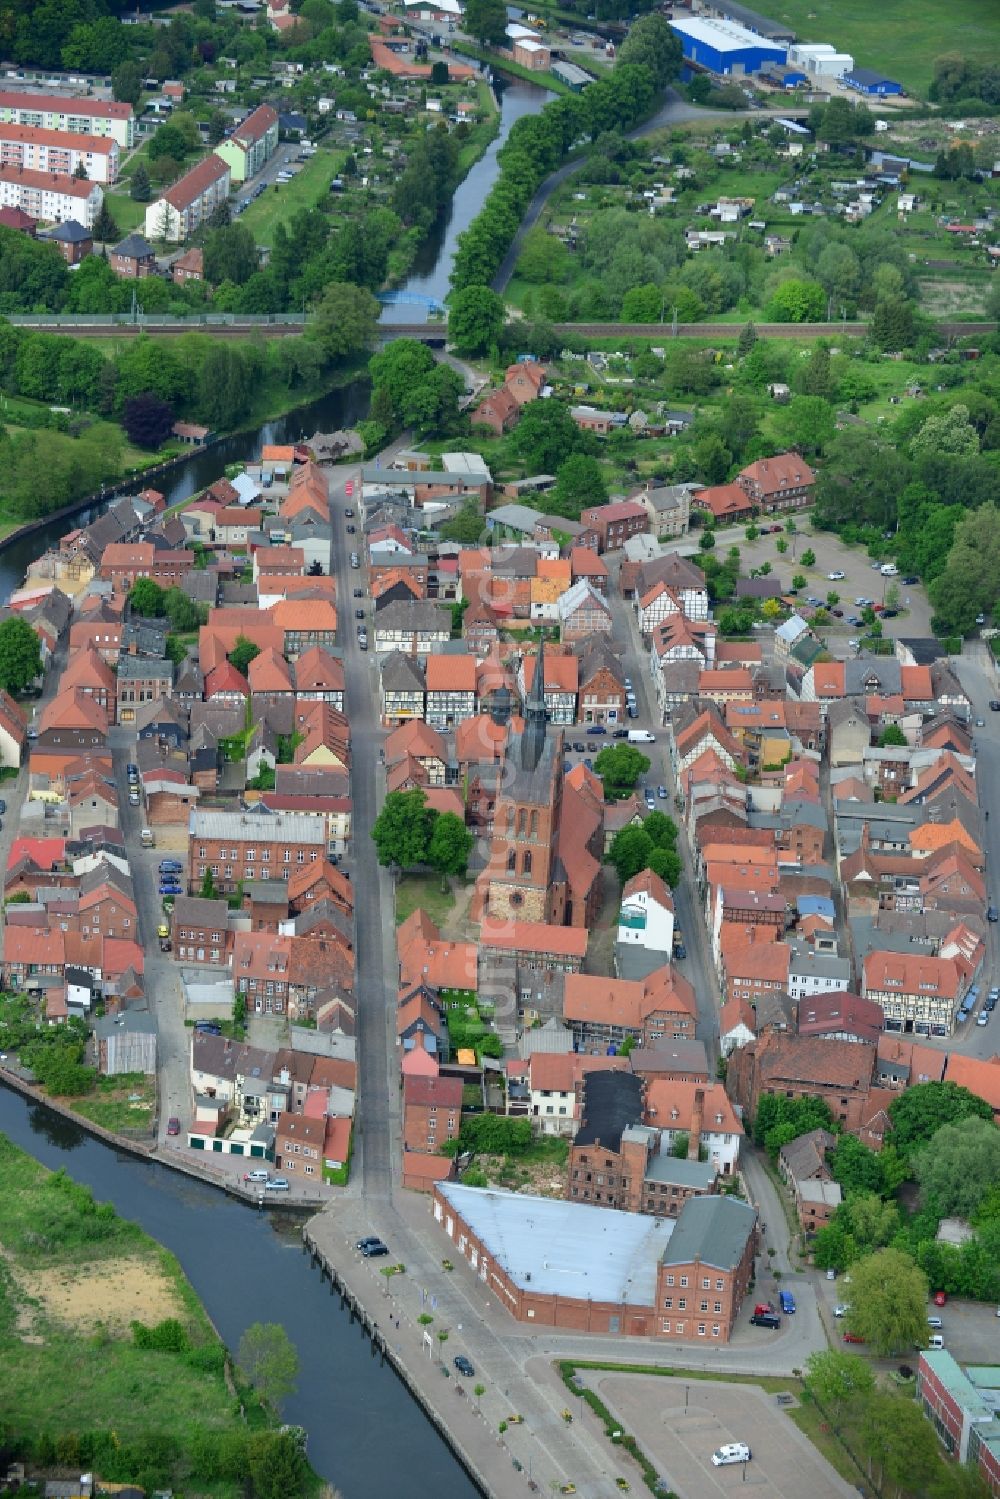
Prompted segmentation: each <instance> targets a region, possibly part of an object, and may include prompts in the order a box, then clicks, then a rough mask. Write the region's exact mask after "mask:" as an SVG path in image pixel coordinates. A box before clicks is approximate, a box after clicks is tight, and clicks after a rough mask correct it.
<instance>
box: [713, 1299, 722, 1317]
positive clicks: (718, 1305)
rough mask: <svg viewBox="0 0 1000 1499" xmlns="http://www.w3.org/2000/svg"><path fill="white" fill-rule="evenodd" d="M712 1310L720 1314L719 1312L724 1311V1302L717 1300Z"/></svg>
mask: <svg viewBox="0 0 1000 1499" xmlns="http://www.w3.org/2000/svg"><path fill="white" fill-rule="evenodd" d="M712 1310H713V1312H714V1313H715V1315H716V1316H718V1315H719V1313H720V1312H721V1311H722V1302H721V1301H717V1302H716V1303H715V1305H714V1306H713V1308H712Z"/></svg>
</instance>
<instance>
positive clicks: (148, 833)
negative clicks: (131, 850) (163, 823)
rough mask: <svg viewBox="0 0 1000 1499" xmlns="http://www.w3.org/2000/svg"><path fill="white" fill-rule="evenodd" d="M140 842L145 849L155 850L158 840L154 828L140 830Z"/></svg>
mask: <svg viewBox="0 0 1000 1499" xmlns="http://www.w3.org/2000/svg"><path fill="white" fill-rule="evenodd" d="M139 842H140V843H141V844H142V846H143V848H155V847H156V839H155V838H154V837H153V829H152V828H140V829H139Z"/></svg>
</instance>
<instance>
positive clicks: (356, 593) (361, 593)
mask: <svg viewBox="0 0 1000 1499" xmlns="http://www.w3.org/2000/svg"><path fill="white" fill-rule="evenodd" d="M364 596H365V591H364V589H363V588H355V590H354V597H355V598H356V599H363V598H364Z"/></svg>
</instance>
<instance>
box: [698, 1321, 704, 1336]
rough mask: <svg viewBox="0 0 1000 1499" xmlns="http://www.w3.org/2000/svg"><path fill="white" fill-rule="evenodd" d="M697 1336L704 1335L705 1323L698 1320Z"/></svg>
mask: <svg viewBox="0 0 1000 1499" xmlns="http://www.w3.org/2000/svg"><path fill="white" fill-rule="evenodd" d="M698 1336H699V1338H703V1337H704V1336H705V1324H704V1322H699V1323H698Z"/></svg>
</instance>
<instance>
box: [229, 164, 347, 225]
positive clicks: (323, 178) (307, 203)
mask: <svg viewBox="0 0 1000 1499" xmlns="http://www.w3.org/2000/svg"><path fill="white" fill-rule="evenodd" d="M345 155H346V153H345V152H343V151H336V152H334V151H326V150H320V151H317V152H316V155H315V156H310V158H309V160H308V161H307V162H305V163H304V164H303V165H302V166H300V167H299V168H298V170H297V172H296V175H295V176H294V177H293V178H292V180H291V182H282V183H278V184H277V185H276V186H274V187H269V188H268V189H267V192H265V193H261V195H260V197H259V198H257V199H256V200H255V201H254V202H253V203H251V205H250V207H249V208H248V209H247V211H246V213H244V214H242V215H241V216H240V223H241V224H246V226H247V228H248V229H250V230H251V231H252V233H253V237H254V239H255V240H256V241H257V243H258V244H259V245H273V244H274V231H275V228H276V227H277V225H278V224H279V223H281V222H283V221H285V222H287V220H288V219H290V218H291V216H292V214H293V213H297V212H298V210H299V209H300V208H315V207H317V205H318V204H320V203H324V202H325V201H326V198H327V195H328V194H329V191H330V183H331V182H332V181H333V179H334V177H336V175H337V173H338V172H339V171H340V168H341V167H342V166H343V163H344V159H345ZM239 193H240V189H239V188H238V187H234V194H235V195H236V196H239Z"/></svg>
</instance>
